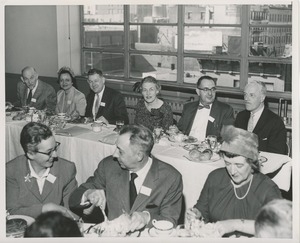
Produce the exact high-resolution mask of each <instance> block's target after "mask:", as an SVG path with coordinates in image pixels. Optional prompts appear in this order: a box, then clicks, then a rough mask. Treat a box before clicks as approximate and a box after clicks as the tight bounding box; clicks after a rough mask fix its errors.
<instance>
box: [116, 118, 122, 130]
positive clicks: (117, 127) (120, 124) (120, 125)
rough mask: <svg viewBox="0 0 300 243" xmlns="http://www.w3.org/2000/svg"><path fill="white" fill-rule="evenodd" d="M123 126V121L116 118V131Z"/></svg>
mask: <svg viewBox="0 0 300 243" xmlns="http://www.w3.org/2000/svg"><path fill="white" fill-rule="evenodd" d="M123 126H124V121H123V120H117V121H116V129H115V131H116V132H119V131H120V130H121V128H122V127H123Z"/></svg>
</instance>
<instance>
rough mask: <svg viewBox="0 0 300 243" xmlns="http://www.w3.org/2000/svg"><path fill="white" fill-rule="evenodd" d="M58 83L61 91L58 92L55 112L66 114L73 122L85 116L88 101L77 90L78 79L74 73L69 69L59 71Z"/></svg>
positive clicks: (64, 68)
mask: <svg viewBox="0 0 300 243" xmlns="http://www.w3.org/2000/svg"><path fill="white" fill-rule="evenodd" d="M58 82H59V84H60V87H61V90H59V91H58V92H57V105H56V108H55V112H56V113H66V114H67V115H68V116H70V117H71V120H75V119H77V118H79V117H80V116H84V114H85V108H86V99H85V96H84V94H83V93H81V92H80V91H79V90H77V89H76V88H75V87H76V79H75V75H74V72H73V71H72V70H71V69H70V68H69V67H62V68H61V69H60V70H59V71H58ZM74 86H75V87H74Z"/></svg>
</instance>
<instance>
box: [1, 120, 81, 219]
mask: <svg viewBox="0 0 300 243" xmlns="http://www.w3.org/2000/svg"><path fill="white" fill-rule="evenodd" d="M20 137H21V138H20V142H21V145H22V148H23V150H24V152H25V155H21V156H18V157H16V158H15V159H13V160H11V161H9V162H8V163H6V210H7V211H8V212H9V214H19V215H28V216H31V217H33V218H36V217H37V216H38V215H39V214H41V213H44V212H47V211H59V212H61V213H63V214H64V215H65V216H67V217H69V218H72V219H74V220H75V219H78V216H77V215H76V214H74V213H72V212H71V211H70V210H69V209H68V208H69V203H68V201H69V196H70V194H71V192H73V191H74V190H75V189H76V188H77V186H78V184H77V181H76V178H75V176H76V167H75V164H74V163H73V162H70V161H67V160H64V159H61V158H59V157H58V156H57V150H58V147H59V145H60V143H58V142H56V141H55V138H54V136H53V134H52V132H51V130H50V129H49V128H48V127H47V126H45V125H43V124H40V123H36V122H30V123H28V124H27V125H25V126H24V128H23V129H22V131H21V136H20Z"/></svg>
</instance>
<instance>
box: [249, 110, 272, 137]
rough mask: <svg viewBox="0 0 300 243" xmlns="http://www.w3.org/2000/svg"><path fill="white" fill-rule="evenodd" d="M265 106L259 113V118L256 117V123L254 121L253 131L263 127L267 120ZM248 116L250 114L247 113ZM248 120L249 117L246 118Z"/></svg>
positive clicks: (255, 131)
mask: <svg viewBox="0 0 300 243" xmlns="http://www.w3.org/2000/svg"><path fill="white" fill-rule="evenodd" d="M266 109H267V108H266V107H264V110H263V112H262V113H261V116H260V118H259V119H258V121H257V123H256V126H255V127H254V129H253V133H256V134H257V133H258V131H260V130H261V129H264V128H265V124H266V121H267V120H268V113H267V110H266ZM249 117H250V114H249ZM248 120H249V118H248ZM247 124H248V123H247Z"/></svg>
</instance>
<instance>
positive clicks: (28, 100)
mask: <svg viewBox="0 0 300 243" xmlns="http://www.w3.org/2000/svg"><path fill="white" fill-rule="evenodd" d="M31 98H32V90H31V89H30V90H29V94H28V96H27V100H26V105H29V104H30V102H31Z"/></svg>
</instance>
